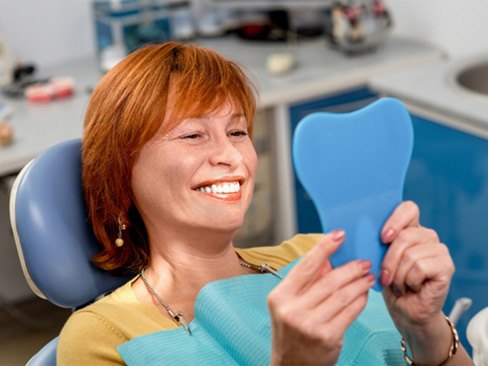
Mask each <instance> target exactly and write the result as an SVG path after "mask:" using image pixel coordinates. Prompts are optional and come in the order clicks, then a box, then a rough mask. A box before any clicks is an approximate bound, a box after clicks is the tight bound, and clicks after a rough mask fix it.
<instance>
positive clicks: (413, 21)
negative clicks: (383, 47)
mask: <svg viewBox="0 0 488 366" xmlns="http://www.w3.org/2000/svg"><path fill="white" fill-rule="evenodd" d="M384 1H385V3H386V4H387V6H389V8H390V10H391V12H392V14H393V17H394V21H395V30H394V34H398V35H405V36H409V37H412V38H416V39H420V40H425V41H427V42H429V43H432V44H434V45H436V46H439V47H441V48H442V49H444V50H445V51H446V52H447V53H448V55H451V56H454V57H456V56H466V55H475V54H478V53H488V18H487V17H488V1H487V0H384Z"/></svg>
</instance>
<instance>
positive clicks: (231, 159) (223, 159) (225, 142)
mask: <svg viewBox="0 0 488 366" xmlns="http://www.w3.org/2000/svg"><path fill="white" fill-rule="evenodd" d="M242 159H243V156H242V154H241V152H240V151H239V149H237V148H236V146H234V144H233V143H232V141H230V140H229V138H228V137H227V136H226V137H225V138H219V139H218V140H217V141H215V142H214V146H213V149H212V152H211V154H210V163H211V164H212V165H228V166H230V167H236V166H237V165H238V164H239V163H240V162H241V161H242Z"/></svg>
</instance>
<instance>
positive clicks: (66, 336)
mask: <svg viewBox="0 0 488 366" xmlns="http://www.w3.org/2000/svg"><path fill="white" fill-rule="evenodd" d="M321 237H322V235H321V234H308V235H296V236H295V237H293V238H292V239H290V240H288V241H285V242H283V243H282V244H281V245H279V246H274V247H256V248H249V249H236V252H237V253H238V254H239V255H240V256H241V257H242V258H243V259H244V260H245V261H247V262H249V263H252V264H256V265H259V264H261V263H267V264H269V265H270V266H271V267H273V268H276V269H280V268H282V267H284V266H285V265H287V264H288V263H290V262H292V261H293V260H295V259H297V258H299V257H301V256H302V255H304V254H305V253H306V252H308V251H309V250H310V249H311V248H312V247H313V246H314V244H315V243H316V242H317V241H318V240H319V239H320V238H321ZM135 279H137V277H135V278H134V279H132V280H131V281H129V282H128V283H126V284H125V285H123V286H121V287H119V288H118V289H116V290H115V291H114V292H112V293H110V294H109V295H107V296H105V297H103V298H102V299H100V300H98V301H96V302H95V303H93V304H91V305H88V306H87V307H85V308H83V309H81V310H78V311H76V312H75V313H73V315H71V317H70V318H69V319H68V321H67V322H66V324H65V325H64V327H63V330H62V331H61V335H60V339H59V345H58V349H57V364H58V365H70V366H75V365H123V364H124V362H123V361H122V358H121V357H120V355H119V353H118V352H117V350H116V348H117V347H118V346H119V345H121V344H122V343H125V342H127V341H129V340H130V339H132V338H135V337H139V336H142V335H146V334H151V333H154V332H158V331H161V330H166V329H172V328H176V324H175V323H174V322H173V321H172V320H170V319H169V318H167V317H166V315H165V314H163V313H162V312H161V310H160V309H158V308H157V307H156V306H155V305H153V304H141V303H140V302H139V300H138V299H137V297H136V295H135V293H134V291H133V290H132V286H131V285H132V282H134V281H135Z"/></svg>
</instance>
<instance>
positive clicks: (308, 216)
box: [290, 88, 377, 233]
mask: <svg viewBox="0 0 488 366" xmlns="http://www.w3.org/2000/svg"><path fill="white" fill-rule="evenodd" d="M375 99H377V95H376V94H375V93H373V92H372V91H370V90H369V89H367V88H359V89H354V90H351V91H348V92H345V93H340V94H335V95H330V96H328V97H327V98H322V99H319V100H314V101H311V102H308V103H301V104H297V105H293V106H292V107H291V108H290V121H291V132H292V134H291V135H292V136H293V131H295V128H296V127H297V125H298V122H300V120H301V119H302V118H303V117H305V116H306V115H308V114H310V113H313V112H326V111H333V112H350V111H352V110H356V109H359V108H361V107H362V106H364V105H366V104H369V103H371V102H372V101H373V100H375ZM294 181H295V200H296V201H295V204H296V210H297V228H298V232H300V233H318V232H322V229H321V225H320V219H319V216H318V213H317V209H316V208H315V205H314V204H313V202H312V200H311V198H310V196H309V195H308V194H307V192H306V191H305V189H304V188H303V186H302V184H301V183H300V182H299V181H298V178H297V176H296V175H294Z"/></svg>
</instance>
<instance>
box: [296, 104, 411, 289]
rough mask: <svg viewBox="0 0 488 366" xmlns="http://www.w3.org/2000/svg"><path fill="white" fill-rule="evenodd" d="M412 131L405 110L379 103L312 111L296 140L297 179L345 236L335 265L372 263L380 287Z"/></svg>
mask: <svg viewBox="0 0 488 366" xmlns="http://www.w3.org/2000/svg"><path fill="white" fill-rule="evenodd" d="M412 146H413V131H412V123H411V120H410V115H409V114H408V112H407V110H406V108H405V106H404V105H403V104H402V103H401V102H400V101H398V100H396V99H393V98H384V99H380V100H378V101H376V102H374V103H372V104H370V105H368V106H367V107H365V108H363V109H361V110H358V111H355V112H350V113H342V114H336V113H322V112H320V113H313V114H310V115H308V116H307V117H305V118H304V119H302V120H301V121H300V123H299V124H298V126H297V128H296V130H295V134H294V137H293V162H294V165H295V171H296V174H297V176H298V178H299V180H300V182H301V183H302V184H303V186H304V188H305V190H306V191H307V193H308V194H309V195H310V197H311V198H312V200H313V202H314V203H315V206H316V208H317V211H318V213H319V217H320V222H321V224H322V229H323V231H324V232H328V231H330V230H334V229H344V230H345V231H346V240H345V243H343V244H342V246H341V247H340V248H339V249H338V250H337V252H336V253H334V255H333V256H332V257H331V262H332V265H333V266H339V265H342V264H344V263H346V262H349V261H351V260H355V259H367V260H369V261H371V263H372V269H371V272H372V273H374V274H375V276H376V278H377V281H376V284H375V289H376V290H381V288H382V287H381V285H380V284H379V275H380V267H381V262H382V260H383V257H384V255H385V252H386V249H387V246H386V245H384V244H383V243H382V242H381V237H380V235H381V229H382V228H383V224H384V223H385V222H386V219H387V218H388V217H389V216H390V215H391V213H392V212H393V210H394V209H395V207H396V206H397V205H398V204H399V203H400V202H401V201H402V196H403V183H404V180H405V175H406V171H407V168H408V164H409V161H410V157H411V154H412Z"/></svg>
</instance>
